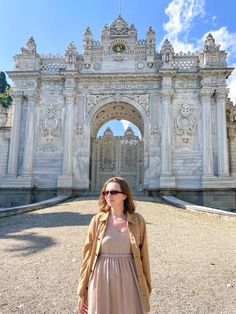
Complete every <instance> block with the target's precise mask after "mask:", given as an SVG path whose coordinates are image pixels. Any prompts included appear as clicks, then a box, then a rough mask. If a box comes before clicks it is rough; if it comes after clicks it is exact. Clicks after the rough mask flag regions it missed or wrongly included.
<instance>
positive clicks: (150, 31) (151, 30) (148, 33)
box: [147, 26, 155, 35]
mask: <svg viewBox="0 0 236 314" xmlns="http://www.w3.org/2000/svg"><path fill="white" fill-rule="evenodd" d="M147 35H155V31H154V29H153V28H152V26H149V28H148V31H147Z"/></svg>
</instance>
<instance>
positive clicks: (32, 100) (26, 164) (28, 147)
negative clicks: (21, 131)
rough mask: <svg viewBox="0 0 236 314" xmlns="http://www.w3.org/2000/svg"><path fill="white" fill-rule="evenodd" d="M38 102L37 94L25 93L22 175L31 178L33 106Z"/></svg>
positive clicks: (33, 125) (33, 127) (33, 126)
mask: <svg viewBox="0 0 236 314" xmlns="http://www.w3.org/2000/svg"><path fill="white" fill-rule="evenodd" d="M37 102H38V93H37V92H29V93H27V116H26V130H25V143H24V158H23V171H22V173H23V175H24V176H32V165H33V152H34V129H35V104H36V103H37Z"/></svg>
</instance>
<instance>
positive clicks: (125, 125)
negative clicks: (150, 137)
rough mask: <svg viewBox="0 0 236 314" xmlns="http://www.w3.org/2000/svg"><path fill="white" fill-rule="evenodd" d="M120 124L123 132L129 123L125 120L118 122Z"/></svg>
mask: <svg viewBox="0 0 236 314" xmlns="http://www.w3.org/2000/svg"><path fill="white" fill-rule="evenodd" d="M120 122H121V124H122V126H123V129H124V131H126V130H127V129H128V127H129V126H130V122H129V121H127V120H120Z"/></svg>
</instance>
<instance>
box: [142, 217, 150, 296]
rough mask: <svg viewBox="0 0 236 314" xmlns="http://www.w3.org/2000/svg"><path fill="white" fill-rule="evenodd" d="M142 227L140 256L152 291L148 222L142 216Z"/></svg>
mask: <svg viewBox="0 0 236 314" xmlns="http://www.w3.org/2000/svg"><path fill="white" fill-rule="evenodd" d="M140 225H141V228H140V231H141V232H140V236H141V239H140V240H141V241H140V243H141V244H140V247H139V249H140V257H141V261H142V267H143V273H144V276H145V278H146V281H147V286H148V290H149V293H151V291H152V285H151V273H150V263H149V252H148V240H147V230H146V223H145V220H144V218H143V217H142V218H141V224H140Z"/></svg>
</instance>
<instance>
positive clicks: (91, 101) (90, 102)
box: [86, 94, 150, 116]
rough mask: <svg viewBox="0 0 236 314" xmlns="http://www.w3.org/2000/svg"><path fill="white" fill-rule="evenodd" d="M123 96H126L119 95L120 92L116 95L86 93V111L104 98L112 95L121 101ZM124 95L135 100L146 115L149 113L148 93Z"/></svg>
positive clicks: (117, 100) (115, 99)
mask: <svg viewBox="0 0 236 314" xmlns="http://www.w3.org/2000/svg"><path fill="white" fill-rule="evenodd" d="M123 96H126V95H120V94H117V95H88V96H87V107H86V109H87V113H89V112H90V111H91V110H92V108H93V107H94V106H96V105H98V104H99V103H100V102H101V101H103V100H104V99H106V98H109V97H113V98H114V101H116V102H120V101H122V97H123ZM126 97H129V98H131V99H133V100H135V101H136V102H137V103H138V104H139V105H140V106H141V107H142V108H143V109H144V110H145V111H146V113H147V115H148V116H149V114H150V105H149V94H141V95H139V94H136V95H135V94H133V95H132V96H131V95H129V96H126Z"/></svg>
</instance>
